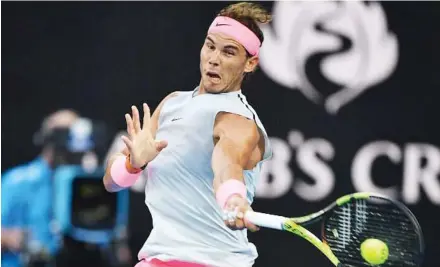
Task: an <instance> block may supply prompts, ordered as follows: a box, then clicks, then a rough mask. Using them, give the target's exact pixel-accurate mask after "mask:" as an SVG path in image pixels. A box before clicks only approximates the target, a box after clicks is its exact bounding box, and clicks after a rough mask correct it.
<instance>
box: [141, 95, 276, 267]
mask: <svg viewBox="0 0 440 267" xmlns="http://www.w3.org/2000/svg"><path fill="white" fill-rule="evenodd" d="M197 93H198V88H196V89H195V90H194V91H186V92H178V93H177V95H176V96H174V97H171V98H169V99H168V100H167V101H166V102H165V103H164V105H163V107H162V109H161V112H160V116H159V127H158V130H157V133H156V139H157V140H166V141H168V146H167V147H166V148H165V149H164V150H163V151H162V152H161V153H160V154H159V155H158V156H157V157H156V158H155V159H154V160H153V161H151V162H150V163H149V164H148V167H147V169H146V171H147V176H148V178H147V183H146V186H145V203H146V205H147V206H148V209H149V211H150V213H151V216H152V219H153V229H152V231H151V233H150V236H149V237H148V239H147V241H146V242H145V244H144V246H143V247H142V249H141V250H140V252H139V255H138V256H139V259H143V258H146V259H151V258H157V259H160V260H181V261H188V262H194V263H199V264H203V265H207V266H215V267H229V266H230V267H236V266H239V267H248V266H252V265H253V264H254V261H255V259H256V258H257V256H258V253H257V250H256V248H255V246H254V245H253V244H252V243H250V242H249V241H248V239H247V230H246V229H244V230H236V231H234V230H231V229H229V228H228V227H226V225H225V223H224V221H223V219H222V210H221V209H220V207H219V206H218V204H217V202H216V199H215V195H214V191H213V178H214V173H213V171H212V167H211V159H212V152H213V149H214V143H213V129H214V122H215V118H216V115H217V113H219V112H222V111H224V112H229V113H235V114H239V115H241V116H244V117H246V118H249V119H251V120H254V121H255V122H256V124H257V125H258V127H259V128H260V130H261V132H262V133H263V134H264V138H265V153H264V157H263V160H262V161H260V162H259V163H258V164H257V165H256V166H255V168H254V169H252V170H246V171H244V173H243V174H244V177H245V182H246V187H247V200H248V202H249V203H252V201H253V198H254V194H255V187H256V183H257V181H258V178H259V175H260V170H261V165H262V162H263V161H265V160H267V159H268V158H270V157H271V155H272V149H271V146H270V143H269V139H268V136H267V134H266V131H265V129H264V127H263V125H262V123H261V121H260V120H259V118H258V116H257V114H256V112H255V111H254V109H253V108H252V107H251V106H250V105H249V104H248V103H247V101H246V97H245V96H244V95H243V94H242V93H241V91H235V92H230V93H222V94H201V95H197Z"/></svg>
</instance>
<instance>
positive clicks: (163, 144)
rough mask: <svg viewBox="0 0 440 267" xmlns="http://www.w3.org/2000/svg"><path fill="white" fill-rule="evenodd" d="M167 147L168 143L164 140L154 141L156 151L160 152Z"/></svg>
mask: <svg viewBox="0 0 440 267" xmlns="http://www.w3.org/2000/svg"><path fill="white" fill-rule="evenodd" d="M167 146H168V142H167V141H165V140H162V141H156V151H157V152H160V151H162V149H164V148H166V147H167Z"/></svg>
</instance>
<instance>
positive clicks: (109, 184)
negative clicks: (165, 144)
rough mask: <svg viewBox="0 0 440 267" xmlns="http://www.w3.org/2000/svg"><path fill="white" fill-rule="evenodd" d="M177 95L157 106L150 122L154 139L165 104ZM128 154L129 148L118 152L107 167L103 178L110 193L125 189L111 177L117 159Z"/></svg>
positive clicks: (108, 162) (134, 110) (134, 111)
mask: <svg viewBox="0 0 440 267" xmlns="http://www.w3.org/2000/svg"><path fill="white" fill-rule="evenodd" d="M176 94H177V92H173V93H171V94H169V95H167V96H166V97H165V98H164V99H163V100H162V101H161V102H160V103H159V105H158V106H157V108H156V110H155V111H154V112H153V115H152V116H151V118H150V121H149V128H150V132H151V136H152V137H153V139H154V138H155V137H156V132H157V129H158V127H159V116H160V111H161V109H162V107H163V105H164V104H165V102H166V101H167V100H168V99H169V98H171V97H173V96H175V95H176ZM132 111H133V114H135V113H137V109H134V107H132ZM126 116H127V115H126ZM137 116H138V115H137ZM134 117H135V116H134ZM128 128H129V125H127V131H128V132H130V131H129V129H128ZM124 142H126V141H125V140H124ZM128 154H129V148H128V147H126V148H124V149H123V150H122V151H121V152H117V153H115V154H113V155H112V156H110V158H109V160H108V161H107V166H106V170H105V175H104V178H103V183H104V187H105V189H106V190H107V191H108V192H117V191H120V190H122V189H124V188H123V187H120V186H118V185H117V184H116V183H115V182H114V181H113V178H112V176H111V167H112V165H113V163H114V162H115V160H116V159H118V158H119V157H121V156H123V157H126V156H128Z"/></svg>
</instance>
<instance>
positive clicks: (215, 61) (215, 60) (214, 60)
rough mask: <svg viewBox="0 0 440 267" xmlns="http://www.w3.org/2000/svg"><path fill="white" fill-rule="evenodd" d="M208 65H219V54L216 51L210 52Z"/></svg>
mask: <svg viewBox="0 0 440 267" xmlns="http://www.w3.org/2000/svg"><path fill="white" fill-rule="evenodd" d="M208 63H209V65H212V66H218V65H219V64H220V52H219V51H218V50H215V51H212V53H210V57H209V60H208Z"/></svg>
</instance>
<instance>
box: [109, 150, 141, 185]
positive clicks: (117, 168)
mask: <svg viewBox="0 0 440 267" xmlns="http://www.w3.org/2000/svg"><path fill="white" fill-rule="evenodd" d="M125 161H126V157H125V156H119V157H118V158H116V159H115V161H113V164H112V167H111V169H110V175H111V176H112V179H113V182H115V184H117V185H118V186H121V187H129V186H132V185H133V184H134V183H135V182H136V180H137V179H138V178H139V176H140V175H141V172H139V173H129V172H128V170H127V168H126V167H125Z"/></svg>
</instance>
